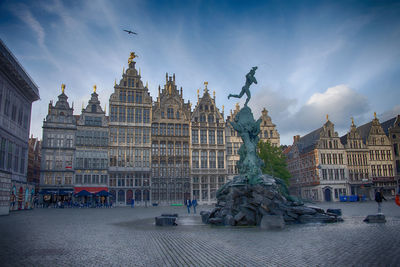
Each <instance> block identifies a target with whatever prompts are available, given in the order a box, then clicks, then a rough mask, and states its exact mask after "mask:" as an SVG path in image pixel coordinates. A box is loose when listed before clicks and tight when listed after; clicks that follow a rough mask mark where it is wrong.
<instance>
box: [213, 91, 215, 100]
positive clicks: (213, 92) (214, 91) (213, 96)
mask: <svg viewBox="0 0 400 267" xmlns="http://www.w3.org/2000/svg"><path fill="white" fill-rule="evenodd" d="M213 97H214V99H215V90H214V91H213Z"/></svg>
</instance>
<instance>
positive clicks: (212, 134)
mask: <svg viewBox="0 0 400 267" xmlns="http://www.w3.org/2000/svg"><path fill="white" fill-rule="evenodd" d="M208 142H209V144H212V145H214V144H215V131H214V130H208Z"/></svg>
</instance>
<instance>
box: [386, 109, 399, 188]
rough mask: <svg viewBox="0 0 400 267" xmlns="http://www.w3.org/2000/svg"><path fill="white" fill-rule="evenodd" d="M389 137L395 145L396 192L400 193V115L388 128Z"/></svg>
mask: <svg viewBox="0 0 400 267" xmlns="http://www.w3.org/2000/svg"><path fill="white" fill-rule="evenodd" d="M388 135H389V139H390V141H391V144H392V146H393V162H394V166H395V181H396V183H397V189H396V193H400V186H399V185H400V115H397V117H396V118H395V120H394V123H393V124H392V125H390V126H389V129H388Z"/></svg>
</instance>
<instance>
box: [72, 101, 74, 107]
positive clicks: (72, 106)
mask: <svg viewBox="0 0 400 267" xmlns="http://www.w3.org/2000/svg"><path fill="white" fill-rule="evenodd" d="M72 109H74V101H72Z"/></svg>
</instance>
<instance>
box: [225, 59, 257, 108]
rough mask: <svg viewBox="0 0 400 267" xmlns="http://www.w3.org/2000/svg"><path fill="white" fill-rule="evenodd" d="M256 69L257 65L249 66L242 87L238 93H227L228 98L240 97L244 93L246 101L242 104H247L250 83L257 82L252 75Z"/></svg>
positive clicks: (249, 96)
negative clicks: (249, 68)
mask: <svg viewBox="0 0 400 267" xmlns="http://www.w3.org/2000/svg"><path fill="white" fill-rule="evenodd" d="M256 70H257V67H253V68H251V70H250V72H249V73H247V74H246V84H245V85H244V86H243V87H242V91H241V92H240V94H238V95H233V94H229V96H228V99H229V98H230V97H236V98H241V97H242V96H243V95H244V93H246V95H247V99H246V103H244V105H245V106H247V103H248V102H249V100H250V98H251V94H250V85H251V84H252V83H255V84H257V80H256V77H254V74H255V73H256Z"/></svg>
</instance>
